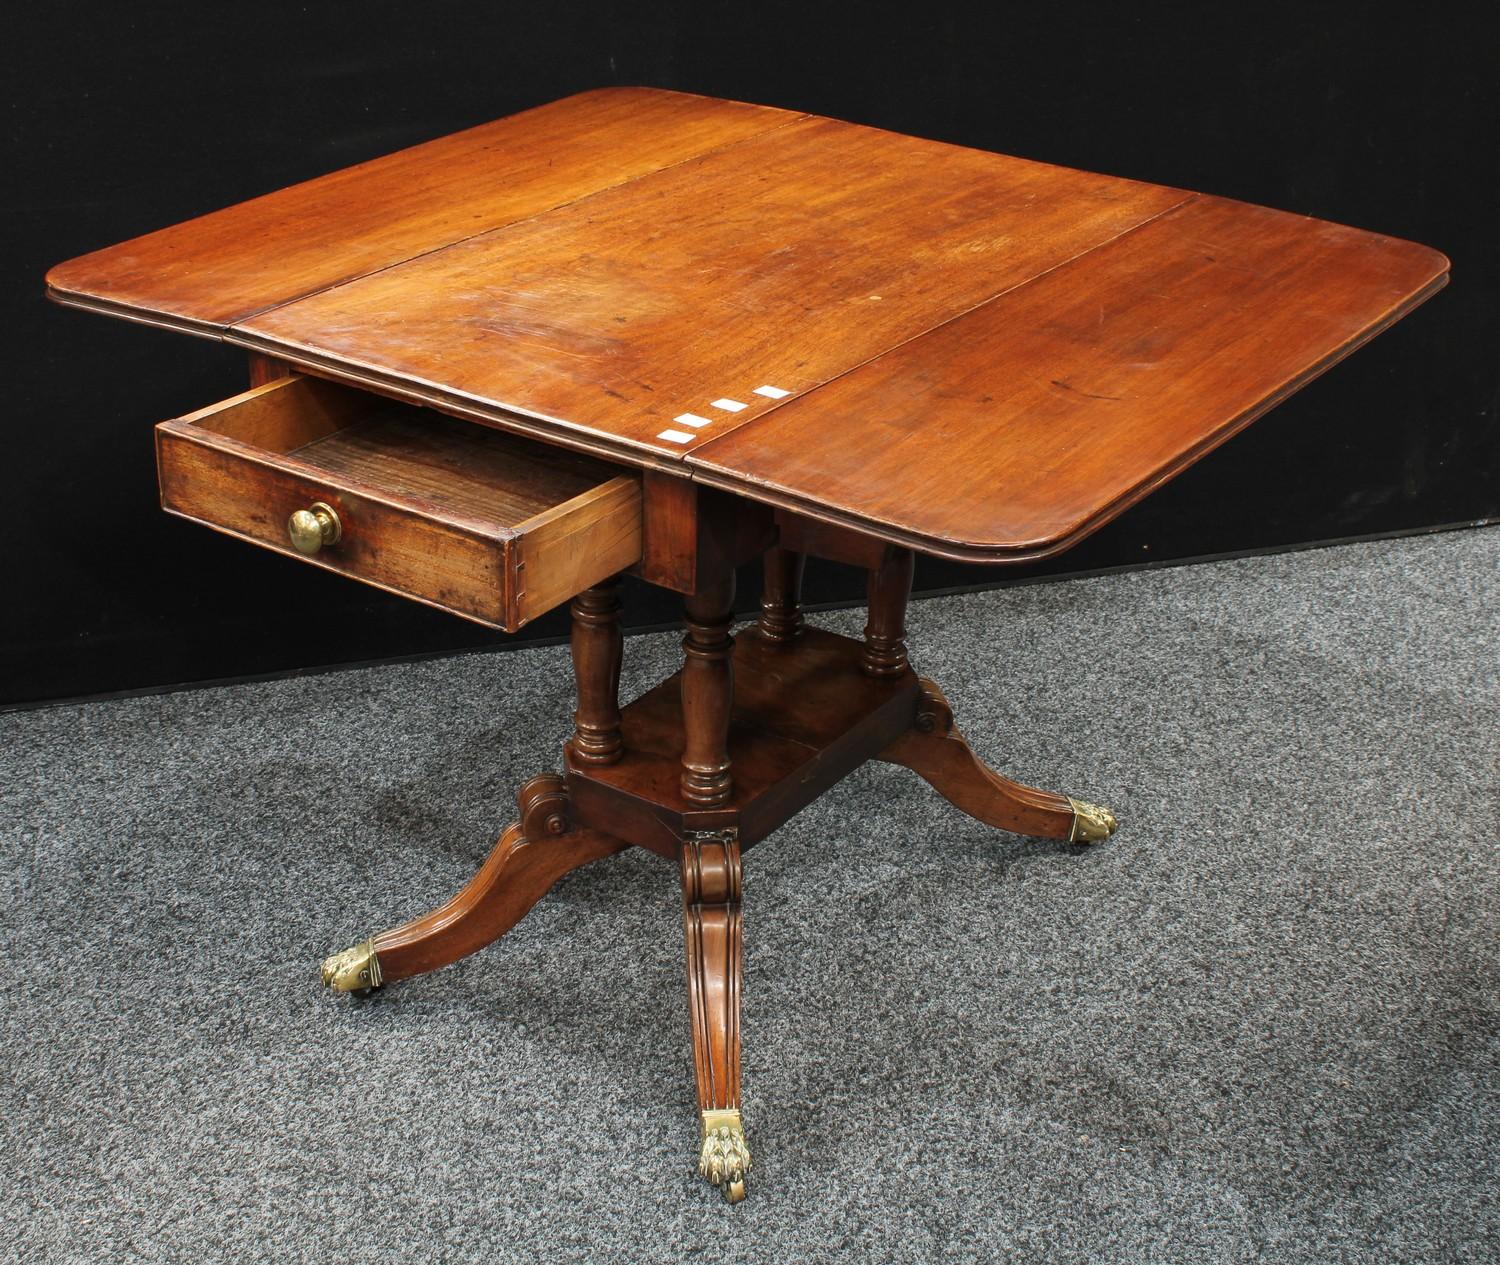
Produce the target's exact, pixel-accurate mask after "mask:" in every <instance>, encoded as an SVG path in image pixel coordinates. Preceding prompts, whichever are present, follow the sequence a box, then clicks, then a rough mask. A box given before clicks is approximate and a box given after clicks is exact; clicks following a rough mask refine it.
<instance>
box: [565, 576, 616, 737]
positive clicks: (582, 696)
mask: <svg viewBox="0 0 1500 1265" xmlns="http://www.w3.org/2000/svg"><path fill="white" fill-rule="evenodd" d="M570 609H571V611H572V615H573V633H572V638H571V647H572V651H573V681H574V685H575V687H576V690H577V697H578V709H577V711H575V712H574V713H573V741H572V748H573V758H574V759H575V760H577V761H578V762H579V763H580V764H594V765H600V764H614V763H615V762H616V761H617V760H619V758H620V756H621V755H623V754H624V751H625V744H624V742H623V740H622V739H621V737H620V661H621V659H622V658H623V656H624V647H625V641H624V636H623V634H622V633H621V632H620V579H619V577H618V576H614V577H611V578H610V579H608V580H604V581H602V582H601V583H599V584H596V585H595V586H594V587H593V588H591V589H585V590H584V591H583V592H582V593H580V594H579V595H578V596H577V597H575V598H574V599H573V605H572V607H571V608H570Z"/></svg>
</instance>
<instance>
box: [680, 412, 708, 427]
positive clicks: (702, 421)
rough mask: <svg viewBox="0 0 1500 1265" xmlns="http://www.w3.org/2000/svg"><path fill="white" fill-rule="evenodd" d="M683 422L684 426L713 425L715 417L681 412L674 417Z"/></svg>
mask: <svg viewBox="0 0 1500 1265" xmlns="http://www.w3.org/2000/svg"><path fill="white" fill-rule="evenodd" d="M672 420H673V421H674V422H681V423H682V424H683V425H684V426H712V425H713V424H714V419H713V418H711V417H699V416H698V414H696V413H679V414H677V416H676V417H674V418H673V419H672Z"/></svg>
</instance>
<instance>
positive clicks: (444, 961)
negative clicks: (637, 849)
mask: <svg viewBox="0 0 1500 1265" xmlns="http://www.w3.org/2000/svg"><path fill="white" fill-rule="evenodd" d="M517 798H518V800H519V803H520V810H521V820H519V821H517V822H516V823H515V824H514V825H512V826H510V827H508V828H507V829H506V830H505V831H504V833H503V834H501V836H500V838H499V840H498V841H497V842H496V844H495V846H494V849H493V850H492V851H491V852H490V855H489V856H488V857H487V858H486V859H485V862H484V864H483V865H481V866H480V867H479V869H478V870H477V871H476V872H475V874H474V877H473V878H471V879H470V880H469V881H468V882H467V883H466V884H464V886H463V888H462V889H461V890H460V891H459V892H458V893H457V894H456V895H454V897H453V898H452V899H451V900H449V901H446V902H445V903H444V904H442V905H440V906H439V907H438V908H437V909H434V910H433V911H432V912H431V913H427V914H423V915H422V916H421V917H419V918H413V919H412V920H411V921H409V922H404V923H402V924H401V925H400V926H399V927H392V928H391V929H390V930H388V931H382V932H379V933H378V934H376V935H374V936H372V937H371V938H370V945H371V947H372V948H373V949H374V951H375V953H376V954H377V955H378V956H379V959H380V973H381V975H382V976H383V978H384V982H385V983H388V984H389V983H394V982H395V981H396V980H399V979H406V978H407V977H409V976H412V975H421V974H423V973H425V972H427V971H435V970H437V969H438V968H439V967H441V966H447V965H448V964H449V963H450V962H456V961H458V959H459V958H461V957H466V956H467V955H468V954H470V953H473V952H475V951H476V950H478V949H482V948H483V947H484V946H485V945H487V944H490V943H492V942H493V941H495V940H496V939H498V938H499V937H500V936H503V935H504V934H505V933H506V932H507V931H509V930H510V929H511V928H512V927H513V926H515V925H516V923H518V922H520V920H521V919H522V918H524V917H525V916H526V914H527V913H528V912H529V911H530V909H531V907H532V906H533V905H535V904H536V903H537V901H539V900H541V898H542V897H543V896H545V895H546V894H547V893H548V892H549V891H550V890H551V888H552V885H553V884H554V883H556V882H557V880H558V879H560V878H562V876H563V875H564V874H568V873H571V872H572V871H573V870H576V869H578V867H579V866H582V865H587V864H588V863H589V862H590V861H597V860H599V859H600V858H601V857H607V856H611V855H613V854H614V853H616V852H619V851H621V850H622V849H623V848H625V847H626V846H627V845H626V844H625V843H624V841H623V840H620V839H616V838H614V837H613V836H611V835H607V834H603V833H601V832H599V831H595V830H588V829H585V828H583V827H581V826H578V825H576V824H574V823H573V822H572V821H570V820H569V819H568V817H567V795H566V792H565V790H564V788H563V783H562V779H561V778H559V777H556V776H555V775H551V774H543V775H542V776H540V777H535V778H532V779H531V781H529V782H528V783H527V784H526V785H525V786H523V787H522V788H521V791H520V794H519V795H518V797H517Z"/></svg>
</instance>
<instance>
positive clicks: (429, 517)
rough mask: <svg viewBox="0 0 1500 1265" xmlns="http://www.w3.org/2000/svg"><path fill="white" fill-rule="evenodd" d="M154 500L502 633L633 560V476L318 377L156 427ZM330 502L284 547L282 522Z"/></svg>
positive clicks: (636, 483)
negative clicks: (310, 539) (331, 539)
mask: <svg viewBox="0 0 1500 1265" xmlns="http://www.w3.org/2000/svg"><path fill="white" fill-rule="evenodd" d="M157 455H158V467H159V474H160V481H161V495H162V506H163V508H165V509H167V510H168V511H169V512H171V513H174V514H178V515H181V516H183V517H185V518H191V519H193V520H195V521H197V522H202V523H205V524H207V525H208V526H211V527H214V528H216V529H217V530H219V531H223V532H226V533H229V534H231V535H234V536H238V537H240V538H241V539H244V540H248V541H251V542H253V543H255V544H258V545H261V546H264V547H265V548H268V549H274V550H277V551H278V552H281V553H284V554H286V555H288V556H289V557H294V558H297V559H299V560H300V561H304V562H308V563H311V564H312V565H314V566H319V567H323V568H325V569H328V570H332V571H337V572H339V573H340V574H343V575H347V576H350V577H352V578H354V579H358V580H361V581H363V582H365V583H367V584H373V585H375V586H377V587H380V588H384V589H388V590H391V591H393V592H397V593H401V594H403V595H405V596H408V597H413V598H416V599H417V600H419V601H423V602H426V603H428V604H430V605H434V606H439V607H441V608H443V609H444V610H448V611H451V612H453V613H455V614H459V615H463V616H465V617H467V618H469V619H473V620H476V621H477V622H480V623H485V624H489V625H492V626H494V627H497V628H504V629H507V630H509V631H514V630H515V629H517V628H520V627H521V626H523V625H524V624H525V623H526V622H527V621H529V620H531V619H534V618H536V617H537V616H538V615H541V614H543V613H545V612H546V611H547V610H550V609H551V608H552V607H554V606H557V605H560V604H561V603H563V602H566V601H567V600H568V599H569V598H571V597H572V596H573V595H574V594H575V593H578V592H579V591H580V590H582V589H584V588H586V587H588V586H589V585H591V584H594V583H596V582H597V581H599V580H602V579H604V578H605V577H606V576H609V575H612V574H614V573H615V572H616V571H618V570H620V569H622V568H625V567H628V566H631V565H633V564H634V563H635V562H636V561H637V560H638V559H639V558H640V550H641V544H640V541H641V491H640V478H639V476H638V475H637V474H635V473H633V472H630V471H626V470H622V469H620V468H618V467H614V466H609V465H605V464H603V463H601V462H598V461H594V460H592V459H591V458H588V457H582V456H579V455H577V454H573V453H568V452H565V451H562V450H560V449H557V448H552V447H547V446H545V445H539V444H536V443H534V442H532V441H530V440H525V439H521V438H520V437H518V436H510V435H504V434H501V433H500V432H499V431H495V430H491V429H488V428H486V427H480V426H472V425H469V424H467V423H464V422H459V421H455V420H453V419H451V418H447V417H442V416H440V415H436V414H432V413H427V412H425V411H423V410H419V409H413V408H410V407H408V406H405V405H399V404H393V403H391V402H390V401H387V400H382V399H380V398H379V397H377V396H372V395H369V394H367V393H365V392H361V391H354V390H350V389H349V388H347V387H341V386H336V385H334V384H332V383H328V382H321V381H319V380H317V379H315V378H302V377H291V378H281V379H277V380H274V381H272V382H270V383H267V384H266V385H264V386H261V387H256V388H253V389H252V390H250V391H247V392H245V393H244V394H242V395H239V396H236V397H234V398H233V399H230V400H226V401H224V402H222V403H220V404H217V405H214V406H213V407H211V408H208V409H203V410H200V411H199V412H197V413H193V414H190V415H188V416H186V417H183V418H179V419H177V420H175V421H171V422H164V423H163V424H162V425H161V426H159V427H158V428H157ZM319 502H321V503H324V504H328V505H330V506H332V507H333V509H334V511H335V512H336V513H337V514H338V517H339V519H340V522H341V526H342V533H341V536H340V538H339V540H338V541H337V542H336V543H335V544H332V545H330V546H328V547H326V548H324V549H321V550H319V552H318V553H317V554H316V555H314V556H311V557H309V556H307V555H304V554H301V553H299V552H297V551H296V550H295V549H294V548H293V546H292V544H291V542H290V540H289V538H288V534H287V519H288V517H289V515H290V514H291V513H292V512H293V511H295V510H299V509H305V508H307V507H308V506H310V505H313V504H315V503H319Z"/></svg>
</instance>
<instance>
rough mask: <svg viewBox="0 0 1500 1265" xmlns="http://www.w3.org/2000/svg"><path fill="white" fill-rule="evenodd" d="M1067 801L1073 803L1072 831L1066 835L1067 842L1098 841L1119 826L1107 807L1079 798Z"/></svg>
mask: <svg viewBox="0 0 1500 1265" xmlns="http://www.w3.org/2000/svg"><path fill="white" fill-rule="evenodd" d="M1068 803H1070V804H1072V805H1073V833H1072V834H1070V835H1069V836H1068V842H1069V843H1098V842H1099V841H1100V840H1101V839H1108V838H1109V837H1110V835H1112V834H1114V832H1115V831H1116V830H1118V829H1119V828H1120V823H1119V822H1118V821H1116V820H1115V815H1114V813H1112V812H1110V811H1109V809H1107V808H1100V807H1099V805H1098V804H1089V803H1085V802H1084V801H1083V800H1081V799H1070V800H1068Z"/></svg>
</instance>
